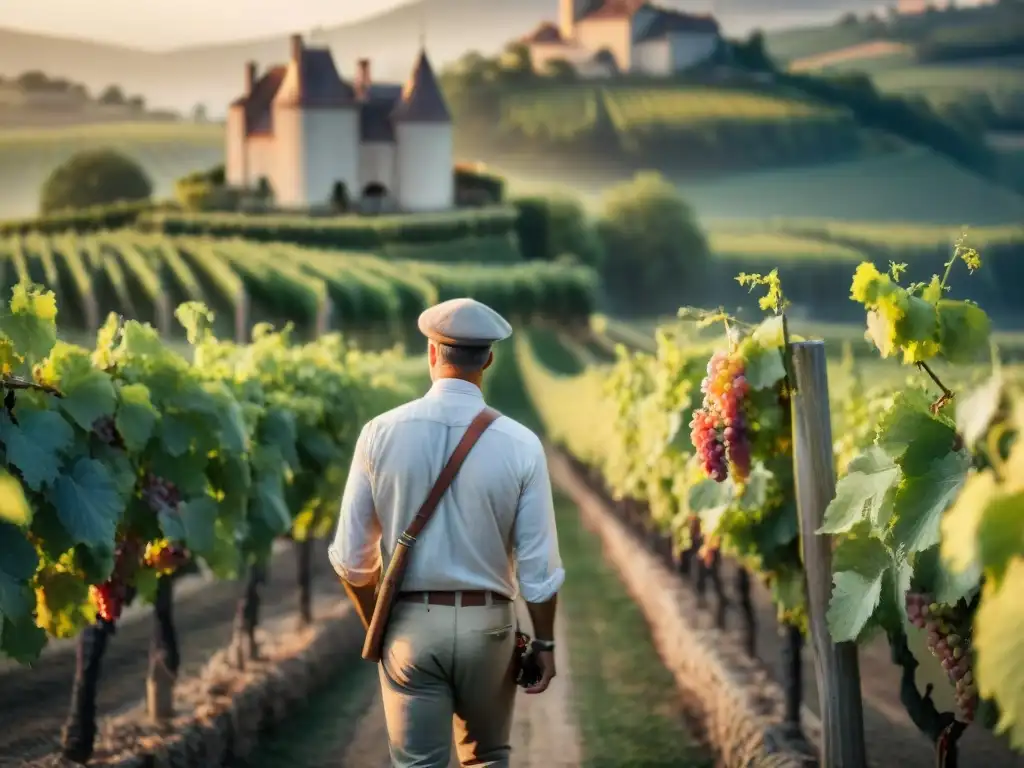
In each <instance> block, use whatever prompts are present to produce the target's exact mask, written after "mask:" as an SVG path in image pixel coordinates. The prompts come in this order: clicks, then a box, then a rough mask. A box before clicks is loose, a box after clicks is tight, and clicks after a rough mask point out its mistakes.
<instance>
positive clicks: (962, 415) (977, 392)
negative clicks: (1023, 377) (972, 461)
mask: <svg viewBox="0 0 1024 768" xmlns="http://www.w3.org/2000/svg"><path fill="white" fill-rule="evenodd" d="M1002 397H1003V377H1002V376H1001V375H1000V374H999V373H995V374H993V375H992V376H991V377H989V379H988V381H986V382H985V383H984V384H982V385H981V386H980V387H977V388H976V389H974V390H973V391H972V392H970V393H969V394H968V395H967V396H966V397H964V398H963V399H962V400H960V402H959V403H957V407H956V426H957V431H958V432H959V433H960V436H961V437H963V439H964V445H966V446H967V449H968V450H973V449H974V445H975V443H977V442H978V440H980V439H981V438H982V437H984V436H985V433H986V432H988V428H989V426H991V424H992V420H993V419H994V418H995V417H996V414H997V413H998V411H999V405H1000V403H1001V402H1002Z"/></svg>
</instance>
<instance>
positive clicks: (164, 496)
mask: <svg viewBox="0 0 1024 768" xmlns="http://www.w3.org/2000/svg"><path fill="white" fill-rule="evenodd" d="M142 500H143V501H144V502H146V505H147V506H148V507H149V508H150V509H152V510H153V511H154V512H156V513H160V512H174V511H176V510H177V509H178V505H179V504H180V503H181V494H180V493H179V492H178V488H177V486H176V485H175V484H174V483H172V482H171V481H170V480H164V479H163V478H162V477H157V476H156V475H154V474H152V473H149V472H147V473H146V476H145V477H144V478H143V480H142Z"/></svg>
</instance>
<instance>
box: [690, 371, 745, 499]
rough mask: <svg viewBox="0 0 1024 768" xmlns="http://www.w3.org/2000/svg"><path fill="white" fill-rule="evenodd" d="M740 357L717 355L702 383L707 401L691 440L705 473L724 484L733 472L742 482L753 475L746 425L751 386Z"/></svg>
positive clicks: (695, 419)
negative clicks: (748, 396) (751, 473)
mask: <svg viewBox="0 0 1024 768" xmlns="http://www.w3.org/2000/svg"><path fill="white" fill-rule="evenodd" d="M744 372H745V371H744V365H743V359H742V358H741V357H740V356H739V355H735V354H732V355H730V354H728V353H725V352H716V353H715V354H714V355H713V356H712V357H711V360H709V361H708V369H707V376H705V377H704V380H703V381H702V382H701V385H700V390H701V392H703V393H704V402H703V404H702V406H701V407H700V408H698V409H697V410H696V411H695V412H694V414H693V420H692V421H691V422H690V439H691V441H692V442H693V447H694V448H695V449H696V450H697V455H698V456H699V457H700V461H701V466H702V467H703V469H704V472H705V473H706V474H707V476H708V477H710V478H711V479H712V480H715V481H717V482H719V483H721V482H723V481H724V480H725V479H726V478H727V477H728V476H729V472H730V471H731V472H732V474H733V477H735V478H736V479H737V480H740V481H743V480H746V479H747V478H748V477H749V476H750V463H751V448H750V431H749V425H748V423H747V413H746V404H747V395H748V394H749V393H750V385H749V383H748V382H747V379H746V376H745V375H744Z"/></svg>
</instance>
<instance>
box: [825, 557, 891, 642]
mask: <svg viewBox="0 0 1024 768" xmlns="http://www.w3.org/2000/svg"><path fill="white" fill-rule="evenodd" d="M891 563H892V561H891V558H890V557H889V553H888V552H887V551H886V549H885V546H884V545H883V544H882V542H880V541H879V540H878V539H875V538H870V537H863V538H844V539H840V541H839V544H838V546H837V547H836V549H835V552H834V553H833V564H832V570H833V578H832V580H833V589H832V599H831V600H830V601H829V607H828V613H827V614H826V619H827V620H828V627H829V632H831V634H832V639H833V640H834V641H835V642H837V643H841V642H845V641H855V640H857V639H858V638H859V637H860V636H861V634H862V633H863V632H864V630H865V629H866V628H867V626H868V624H869V622H870V621H871V618H872V616H873V615H874V613H875V608H877V607H878V604H879V600H880V598H881V595H882V579H883V576H884V575H885V572H886V571H887V570H888V569H889V566H890V565H891Z"/></svg>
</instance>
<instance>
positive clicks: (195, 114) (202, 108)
mask: <svg viewBox="0 0 1024 768" xmlns="http://www.w3.org/2000/svg"><path fill="white" fill-rule="evenodd" d="M207 120H208V118H207V116H206V105H205V104H201V103H200V104H196V105H195V106H194V107H193V108H192V122H194V123H205V122H206V121H207Z"/></svg>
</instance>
